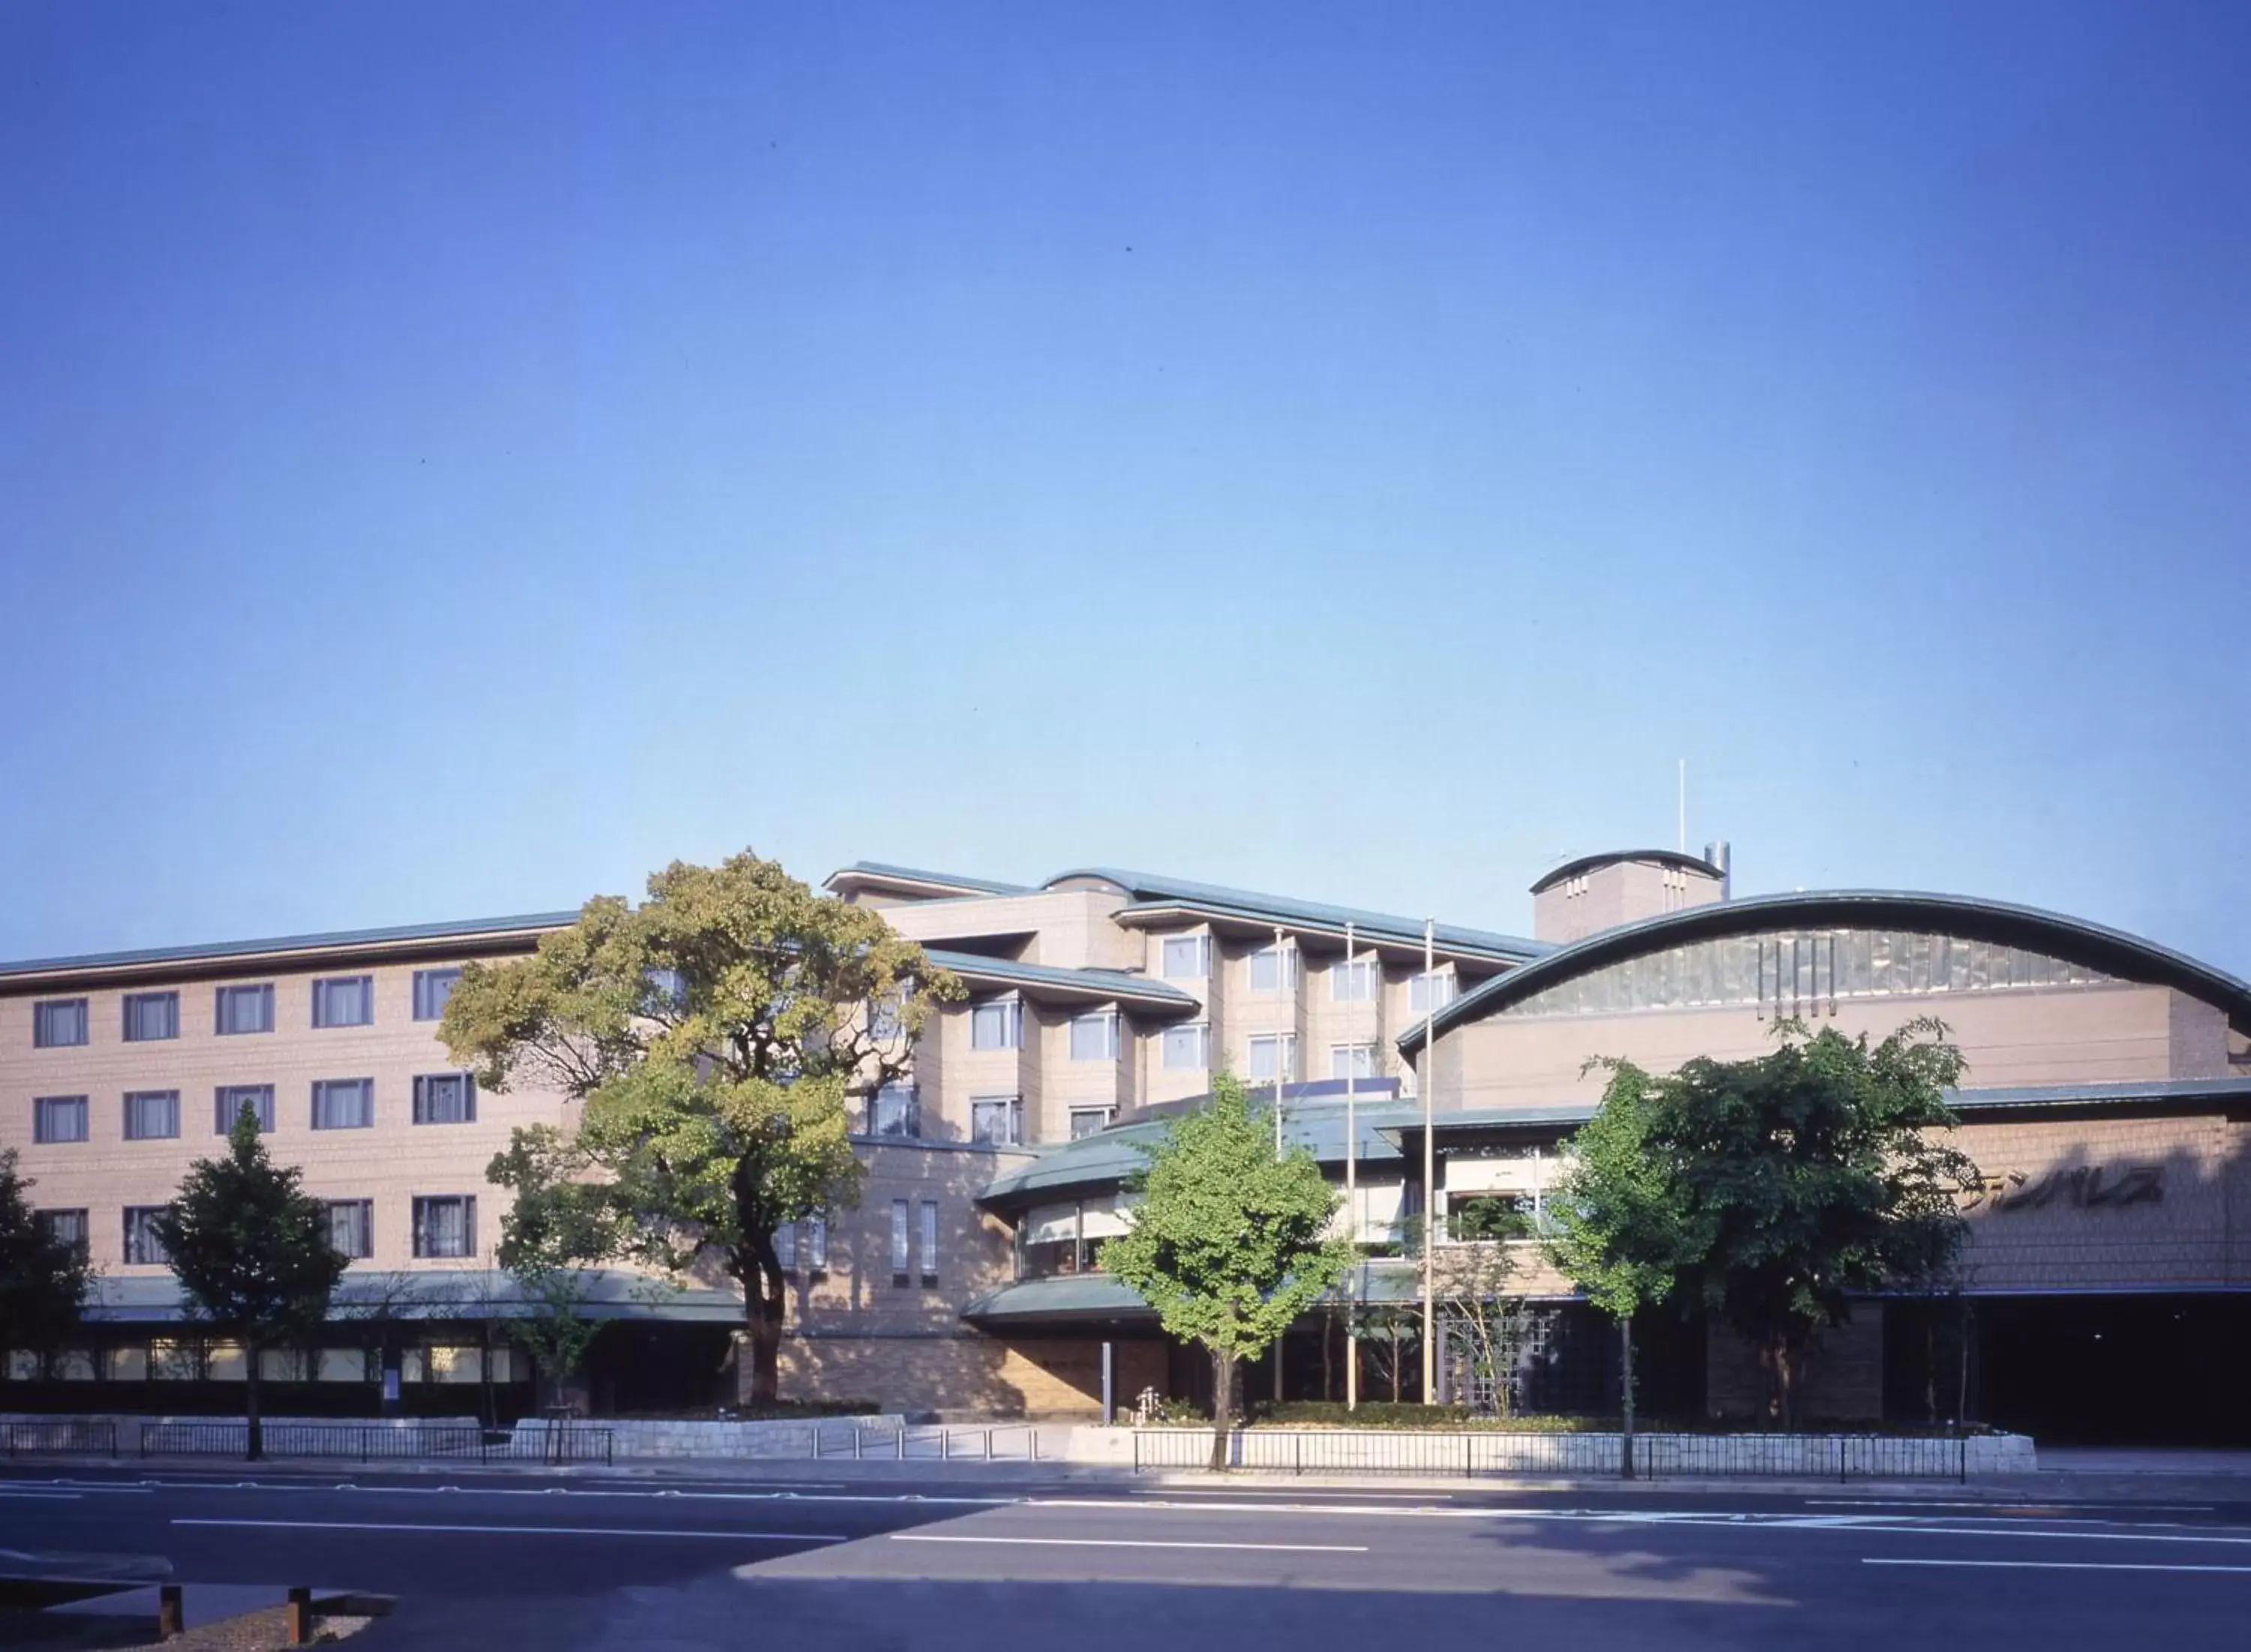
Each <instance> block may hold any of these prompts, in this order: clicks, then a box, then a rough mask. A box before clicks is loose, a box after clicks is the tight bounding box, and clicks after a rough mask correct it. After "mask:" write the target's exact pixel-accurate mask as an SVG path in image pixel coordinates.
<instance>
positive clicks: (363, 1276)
mask: <svg viewBox="0 0 2251 1652" xmlns="http://www.w3.org/2000/svg"><path fill="white" fill-rule="evenodd" d="M651 1283H652V1282H651V1281H650V1280H649V1279H648V1278H647V1277H646V1276H644V1275H638V1274H629V1273H625V1272H623V1271H620V1270H618V1269H614V1268H593V1269H589V1270H588V1272H587V1276H586V1282H585V1299H584V1302H583V1303H582V1304H581V1307H580V1309H579V1311H580V1312H581V1313H582V1314H583V1315H584V1316H585V1317H587V1318H589V1319H657V1320H669V1321H680V1322H689V1323H701V1324H714V1323H717V1324H739V1323H740V1322H741V1320H742V1317H743V1303H742V1298H741V1297H740V1296H738V1295H737V1294H736V1293H735V1292H733V1291H731V1290H719V1289H712V1288H711V1287H709V1286H701V1285H698V1286H689V1287H688V1288H687V1289H680V1290H668V1289H650V1286H651ZM183 1302H184V1299H183V1296H182V1293H181V1289H180V1282H179V1281H178V1280H177V1279H176V1278H174V1277H173V1276H172V1275H170V1274H156V1275H137V1274H135V1275H105V1276H103V1277H100V1278H97V1279H96V1280H94V1282H93V1283H92V1284H91V1285H90V1286H89V1287H88V1289H87V1304H86V1310H85V1312H86V1317H87V1318H88V1319H90V1320H99V1321H102V1322H105V1323H110V1322H147V1323H151V1324H164V1323H170V1322H173V1321H177V1320H179V1319H182V1318H184V1317H186V1315H185V1311H184V1306H183ZM542 1311H543V1309H542V1307H541V1304H540V1303H538V1301H537V1299H536V1298H533V1297H530V1296H526V1295H525V1294H524V1291H523V1287H522V1286H521V1285H519V1284H518V1283H517V1282H516V1281H515V1279H514V1278H513V1277H512V1276H511V1275H509V1274H508V1273H507V1272H506V1271H505V1270H503V1269H500V1268H471V1269H468V1270H466V1271H463V1272H458V1273H457V1272H454V1271H452V1270H450V1269H447V1270H440V1269H437V1268H429V1269H423V1270H414V1271H408V1272H404V1273H393V1272H382V1271H377V1272H363V1271H360V1270H358V1269H353V1270H350V1271H347V1272H346V1273H345V1275H344V1276H343V1279H342V1280H341V1281H340V1282H338V1283H337V1286H336V1295H335V1296H334V1297H333V1298H332V1299H331V1301H330V1303H329V1316H328V1317H329V1324H367V1323H370V1322H371V1321H373V1320H375V1319H377V1318H384V1319H405V1320H445V1319H459V1320H478V1319H488V1318H489V1319H522V1318H528V1317H533V1316H535V1315H537V1314H538V1313H540V1312H542Z"/></svg>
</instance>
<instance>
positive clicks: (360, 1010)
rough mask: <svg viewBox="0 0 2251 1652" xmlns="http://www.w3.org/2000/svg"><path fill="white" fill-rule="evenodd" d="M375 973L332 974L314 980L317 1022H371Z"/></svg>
mask: <svg viewBox="0 0 2251 1652" xmlns="http://www.w3.org/2000/svg"><path fill="white" fill-rule="evenodd" d="M374 1024H375V977H373V976H372V975H333V976H329V977H328V978H326V979H324V980H319V981H315V982H314V983H313V1025H314V1026H373V1025H374Z"/></svg>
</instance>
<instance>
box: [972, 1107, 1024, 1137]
mask: <svg viewBox="0 0 2251 1652" xmlns="http://www.w3.org/2000/svg"><path fill="white" fill-rule="evenodd" d="M969 1139H970V1140H972V1141H973V1142H981V1143H983V1144H985V1145H986V1146H987V1147H1014V1146H1015V1145H1016V1144H1018V1143H1019V1142H1021V1141H1022V1140H1023V1139H1024V1102H1023V1098H1022V1096H972V1097H971V1098H970V1101H969Z"/></svg>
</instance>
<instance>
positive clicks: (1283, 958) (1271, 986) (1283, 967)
mask: <svg viewBox="0 0 2251 1652" xmlns="http://www.w3.org/2000/svg"><path fill="white" fill-rule="evenodd" d="M1297 989H1298V949H1297V948H1296V947H1294V946H1265V947H1261V948H1259V949H1258V950H1257V951H1256V952H1253V953H1252V954H1251V955H1250V990H1251V991H1252V992H1296V991H1297Z"/></svg>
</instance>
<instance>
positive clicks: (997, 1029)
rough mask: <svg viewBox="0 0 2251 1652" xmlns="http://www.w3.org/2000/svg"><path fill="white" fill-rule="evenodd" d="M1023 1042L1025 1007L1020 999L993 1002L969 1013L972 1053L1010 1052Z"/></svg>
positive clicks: (979, 1006)
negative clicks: (981, 1051)
mask: <svg viewBox="0 0 2251 1652" xmlns="http://www.w3.org/2000/svg"><path fill="white" fill-rule="evenodd" d="M1023 1041H1024V1006H1023V1003H1022V1000H1021V999H1012V998H1004V999H994V1001H993V1002H992V1003H990V1004H979V1005H976V1006H973V1007H972V1008H971V1010H970V1012H969V1047H970V1048H971V1049H973V1050H1013V1049H1016V1048H1018V1047H1021V1046H1022V1043H1023Z"/></svg>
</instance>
